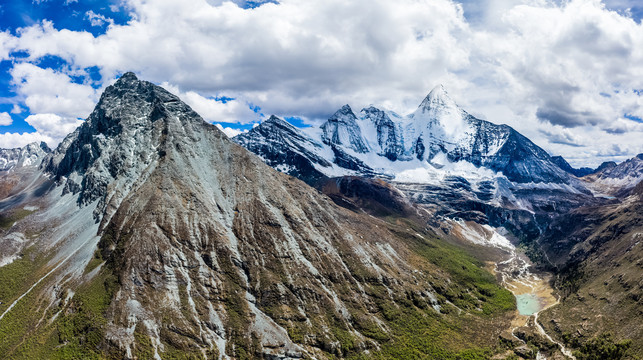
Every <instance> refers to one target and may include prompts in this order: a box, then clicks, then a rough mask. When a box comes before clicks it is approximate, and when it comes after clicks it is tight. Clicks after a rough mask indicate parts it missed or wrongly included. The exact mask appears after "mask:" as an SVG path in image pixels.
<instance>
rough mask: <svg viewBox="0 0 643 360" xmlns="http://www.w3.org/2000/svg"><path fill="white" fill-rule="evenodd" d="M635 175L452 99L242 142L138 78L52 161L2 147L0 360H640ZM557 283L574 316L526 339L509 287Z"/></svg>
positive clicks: (35, 151) (256, 132)
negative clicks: (615, 355) (541, 143)
mask: <svg viewBox="0 0 643 360" xmlns="http://www.w3.org/2000/svg"><path fill="white" fill-rule="evenodd" d="M239 144H240V145H242V146H239ZM244 147H245V148H244ZM247 150H249V151H247ZM253 153H254V154H256V155H258V156H255V155H253ZM266 164H267V165H269V166H267V165H266ZM271 167H272V168H271ZM273 168H274V169H276V170H278V171H275V170H274V169H273ZM280 172H282V173H286V174H288V175H292V176H287V175H284V174H281V173H280ZM642 177H643V155H638V156H636V157H634V158H632V159H630V160H627V161H625V162H622V163H620V164H616V163H604V164H603V165H601V167H599V168H598V169H595V170H590V169H587V168H582V169H574V168H572V167H571V166H570V165H569V164H568V163H567V162H566V161H565V160H564V159H563V158H562V157H551V156H549V155H548V154H547V152H545V151H544V150H543V149H541V148H540V147H538V146H537V145H535V144H534V143H533V142H531V141H530V140H529V139H527V138H526V137H525V136H523V135H521V134H520V133H518V132H516V131H515V130H514V129H512V128H511V127H509V126H506V125H496V124H493V123H491V122H488V121H484V120H480V119H477V118H475V117H473V116H471V115H470V114H468V113H467V112H465V111H464V110H462V109H461V108H460V107H458V106H457V105H456V104H455V102H453V100H451V99H450V98H449V96H448V95H447V93H446V91H445V90H444V88H443V87H442V86H438V87H436V88H435V89H433V90H432V91H431V92H430V93H429V95H428V96H427V97H426V98H425V99H424V100H423V101H422V103H421V104H420V106H419V107H418V108H417V109H416V110H415V111H414V112H412V113H411V114H408V115H405V116H401V115H398V114H396V113H394V112H391V111H387V110H381V109H378V108H375V107H373V106H370V107H367V108H364V109H362V110H361V111H360V112H359V113H355V112H354V111H353V110H352V109H351V107H350V106H348V105H345V106H343V107H342V108H340V109H339V110H338V111H336V112H335V113H334V114H333V115H331V116H330V117H329V119H328V120H327V121H326V122H324V123H323V124H322V125H321V126H319V127H310V128H303V129H300V128H297V127H294V126H292V125H291V124H289V123H288V122H286V121H284V120H282V119H279V118H278V117H275V116H272V117H270V118H269V119H268V120H266V121H264V122H263V123H261V124H260V125H259V126H257V127H255V128H253V129H252V130H251V131H249V132H247V133H244V134H241V135H239V136H237V137H235V138H234V139H232V140H231V139H228V138H227V136H225V134H223V133H222V132H221V131H220V130H219V129H217V128H216V127H215V126H213V125H211V124H208V123H206V122H205V121H203V119H202V118H201V117H200V116H199V115H198V114H197V113H196V112H194V111H193V110H192V109H191V108H190V107H189V106H188V105H186V104H185V103H183V102H182V101H181V100H180V99H179V98H178V97H176V96H175V95H172V94H171V93H169V92H167V91H166V90H164V89H163V88H161V87H159V86H156V85H154V84H152V83H149V82H146V81H141V80H139V79H138V78H137V77H136V76H135V75H134V74H132V73H126V74H124V75H123V76H122V77H121V78H120V79H119V80H118V81H117V82H116V83H115V84H114V85H112V86H109V87H108V88H107V89H106V90H105V92H104V93H103V94H102V96H101V98H100V101H99V103H98V104H97V105H96V107H95V109H94V111H93V112H92V113H91V114H90V116H89V117H88V119H87V120H86V121H85V122H83V124H82V125H80V126H79V127H78V128H77V129H76V130H75V131H74V132H72V133H71V134H69V135H68V136H67V137H66V138H65V139H64V140H63V141H62V142H61V143H60V144H59V145H58V147H57V148H56V149H54V150H51V149H49V148H48V147H47V146H46V145H45V144H44V143H40V144H38V143H33V144H29V145H27V146H25V147H23V148H19V149H0V283H2V286H0V338H1V339H2V341H1V342H0V354H3V356H5V357H6V358H10V359H12V358H110V359H123V358H126V359H148V358H150V359H151V358H157V359H158V358H207V359H252V358H267V359H302V358H316V359H337V358H371V357H372V358H382V359H400V358H440V359H443V358H444V359H460V358H490V357H492V356H495V358H502V357H501V356H505V357H509V358H512V356H516V355H520V356H523V357H524V358H543V357H545V356H547V357H550V358H555V357H556V356H559V357H560V356H563V355H562V353H563V350H565V349H564V348H559V344H556V343H555V342H553V341H552V339H551V338H550V339H547V337H546V336H544V335H538V334H535V335H534V334H532V333H529V329H532V330H531V331H532V332H533V331H534V330H533V329H535V328H537V327H538V326H536V323H535V322H534V321H540V322H539V323H538V325H539V326H542V328H545V329H547V333H546V334H552V335H553V336H554V337H556V339H557V341H560V342H561V344H562V342H564V343H565V345H566V346H568V347H571V348H574V349H581V350H582V351H584V352H585V353H587V351H589V352H590V353H591V351H592V350H591V348H590V350H587V351H586V350H583V349H584V348H583V346H585V345H586V344H588V343H589V344H591V341H595V339H597V338H601V339H603V338H605V336H606V335H605V332H611V333H613V334H614V335H615V336H616V340H614V341H617V343H616V344H613V343H612V342H613V341H612V340H610V342H608V343H606V345H605V348H606V349H607V350H610V349H616V350H615V351H621V350H623V351H626V350H627V349H628V346H629V345H628V343H627V342H618V341H620V340H621V339H627V338H631V339H634V340H635V341H636V340H640V338H641V336H642V335H641V331H640V326H639V325H638V323H637V322H636V320H638V318H637V316H638V315H640V314H638V313H636V311H637V309H639V308H640V301H641V294H640V286H639V287H637V285H636V284H637V283H636V281H638V279H640V264H639V262H640V261H639V260H640V253H641V250H640V246H639V242H640V241H639V240H640V236H639V235H640V233H641V229H642V225H641V219H640V218H641V216H639V214H641V211H640V207H641V204H642V202H641V195H642V194H643V190H641V189H642V186H643V185H642V184H643V183H642V182H641V180H643V179H642ZM296 178H299V179H301V180H303V182H302V181H299V180H298V179H296ZM306 183H308V184H309V185H312V186H313V187H311V186H308V185H307V184H306ZM637 184H638V185H637ZM523 252H525V253H526V254H528V255H529V256H530V257H531V260H532V261H533V264H532V263H530V262H529V260H527V259H526V257H525V256H524V255H523V254H522V253H523ZM637 261H638V262H637ZM514 262H515V263H514ZM489 264H492V266H493V268H494V270H493V271H494V273H493V274H491V273H490V272H489V269H490V265H489ZM515 264H518V265H517V266H514V265H515ZM637 266H638V267H637ZM529 268H532V269H534V268H535V269H537V270H534V272H530V271H531V270H529ZM541 271H542V273H541ZM549 273H552V274H553V275H555V276H556V277H555V279H557V280H556V284H557V288H556V289H557V290H558V291H560V295H562V297H561V298H560V299H559V300H560V304H561V305H559V306H557V307H553V308H552V309H551V310H549V311H547V312H543V314H542V315H543V316H542V317H541V318H540V320H537V318H536V317H532V318H531V319H534V320H531V319H530V320H529V322H527V324H525V326H516V325H515V324H513V323H515V322H516V320H517V318H516V311H515V309H516V300H515V299H516V298H515V297H514V295H515V293H514V294H512V293H511V292H509V291H508V290H507V289H510V288H511V286H510V285H508V283H507V282H505V280H506V277H507V276H508V277H509V278H515V279H516V280H517V281H518V282H517V283H518V284H520V283H521V282H523V283H522V285H525V284H527V283H530V284H531V281H533V280H534V279H535V280H536V281H541V282H542V283H546V282H544V281H543V280H542V279H546V277H544V276H546V274H549ZM541 276H543V277H541ZM524 281H527V283H524ZM501 285H504V287H503V286H501ZM519 286H521V285H519ZM608 292H609V293H608ZM603 293H605V294H603ZM550 295H551V294H550ZM590 297H591V299H589V298H590ZM551 298H552V303H553V302H554V301H555V298H554V296H553V295H551ZM579 309H580V310H579ZM543 319H545V320H543ZM525 321H527V320H525ZM542 321H547V323H543V322H542ZM581 321H582V324H581V323H580V322H581ZM518 322H519V321H518ZM512 324H513V325H512ZM615 324H616V325H615ZM619 325H622V328H620V329H619V328H616V326H619ZM575 329H582V331H577V332H575V333H570V331H573V330H575ZM631 349H632V351H634V352H633V353H632V354H634V355H637V354H639V353H640V352H641V351H643V350H642V348H641V346H640V345H639V344H635V345H634V346H631ZM610 351H612V350H610ZM579 357H580V356H579Z"/></svg>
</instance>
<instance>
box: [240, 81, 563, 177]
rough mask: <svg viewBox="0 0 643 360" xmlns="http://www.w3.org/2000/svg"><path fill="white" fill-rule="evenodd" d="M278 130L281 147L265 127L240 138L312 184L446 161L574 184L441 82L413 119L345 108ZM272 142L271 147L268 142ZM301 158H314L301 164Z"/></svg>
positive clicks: (396, 172)
mask: <svg viewBox="0 0 643 360" xmlns="http://www.w3.org/2000/svg"><path fill="white" fill-rule="evenodd" d="M271 121H273V120H268V121H267V122H271ZM280 121H281V120H280ZM271 129H272V130H274V131H275V132H279V133H281V134H282V135H279V137H282V138H284V139H288V140H287V141H285V142H284V141H281V142H280V144H277V142H275V141H273V140H271V139H276V138H277V137H278V136H276V135H274V134H270V133H269V132H268V131H267V130H268V129H267V128H266V129H263V130H262V131H251V132H250V133H248V134H245V135H243V136H239V137H237V138H236V141H237V142H239V143H240V144H241V145H243V146H245V147H246V148H247V149H249V150H251V151H253V152H256V153H258V154H259V155H260V156H261V157H262V158H263V159H264V160H265V161H266V162H267V163H268V164H270V165H271V166H273V167H276V168H277V169H282V168H283V169H287V171H285V172H287V173H289V174H291V175H295V176H298V177H300V178H303V179H307V180H313V182H314V181H317V179H319V178H320V177H323V176H330V177H332V176H340V175H364V176H372V175H381V176H384V177H386V178H389V179H390V178H393V179H398V180H399V181H402V178H401V177H400V176H401V174H402V173H403V172H406V173H408V171H411V170H412V171H415V173H418V174H425V175H426V172H427V171H429V172H434V171H437V170H435V169H436V168H443V167H444V166H446V168H445V170H441V171H442V172H444V171H446V169H448V168H461V166H460V165H462V164H465V163H467V164H466V166H465V167H466V168H467V169H475V168H484V169H480V171H481V173H484V172H489V170H491V172H489V173H491V174H497V173H501V174H503V175H504V176H506V177H507V178H508V179H509V180H510V181H515V182H518V183H540V182H543V183H557V184H570V182H571V181H572V180H573V179H572V177H571V176H570V175H569V174H567V173H566V172H564V171H563V170H561V169H560V168H559V167H558V166H557V165H556V164H554V163H553V162H552V160H551V158H550V156H549V155H548V154H547V152H545V151H544V150H542V149H541V148H539V147H538V146H537V145H535V144H534V143H532V142H531V141H529V139H527V138H526V137H524V136H522V135H520V134H519V133H518V132H516V131H515V130H513V129H512V128H510V127H509V126H506V125H496V124H493V123H490V122H488V121H484V120H479V119H476V118H475V117H473V116H471V115H469V114H468V113H467V112H466V111H464V110H463V109H462V108H460V107H459V106H458V105H457V104H456V103H455V101H454V100H453V99H451V98H450V97H449V95H448V94H447V91H446V90H445V88H444V86H442V85H438V86H436V87H435V88H434V89H433V90H432V91H431V92H430V93H429V94H428V95H427V97H426V98H425V99H424V101H422V103H421V104H420V106H419V107H418V108H417V109H416V110H415V111H414V112H412V113H411V114H409V115H406V116H400V115H397V114H396V113H394V112H392V111H386V110H381V109H378V108H376V107H374V106H369V107H367V108H364V109H362V111H361V112H360V113H359V115H356V114H355V113H354V112H353V110H352V109H351V107H350V106H349V105H344V106H343V107H342V108H341V109H339V110H338V111H336V112H335V113H334V114H333V115H332V116H331V117H330V118H329V119H328V120H327V121H326V122H325V123H324V124H323V125H322V126H321V127H320V128H314V127H311V128H306V129H297V130H298V131H297V132H299V134H297V135H295V131H293V130H292V129H288V128H286V127H272V128H271ZM302 135H303V136H304V137H303V138H302V137H301V136H302ZM267 143H271V144H272V145H271V146H265V144H267ZM281 143H283V144H281ZM302 156H303V157H304V158H308V159H309V161H302V158H301V157H302ZM295 159H297V160H296V161H295ZM323 159H325V161H323ZM303 164H307V165H306V166H303ZM328 164H332V166H328ZM457 164H460V165H457ZM286 165H287V166H286ZM451 165H453V166H451ZM426 169H429V170H426ZM416 170H417V171H416ZM467 171H468V173H470V171H469V170H467ZM438 172H439V171H438ZM474 172H476V171H474ZM301 174H306V175H304V176H302V175H301ZM459 176H464V175H462V174H461V175H459ZM472 176H473V175H472ZM420 177H421V178H418V176H414V177H413V179H414V181H418V182H425V181H428V180H426V179H425V177H430V176H429V175H426V176H424V175H422V176H420ZM404 179H405V180H404V181H407V180H408V177H405V178H404Z"/></svg>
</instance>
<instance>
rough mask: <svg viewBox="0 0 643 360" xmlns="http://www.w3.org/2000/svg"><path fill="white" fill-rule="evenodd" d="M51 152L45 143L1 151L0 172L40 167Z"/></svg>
mask: <svg viewBox="0 0 643 360" xmlns="http://www.w3.org/2000/svg"><path fill="white" fill-rule="evenodd" d="M49 152H51V149H49V147H48V146H47V144H45V143H44V142H41V143H31V144H28V145H25V146H24V147H21V148H15V149H0V171H8V170H11V169H13V168H20V167H24V166H38V165H40V162H41V161H42V158H43V157H44V156H45V155H46V154H48V153H49Z"/></svg>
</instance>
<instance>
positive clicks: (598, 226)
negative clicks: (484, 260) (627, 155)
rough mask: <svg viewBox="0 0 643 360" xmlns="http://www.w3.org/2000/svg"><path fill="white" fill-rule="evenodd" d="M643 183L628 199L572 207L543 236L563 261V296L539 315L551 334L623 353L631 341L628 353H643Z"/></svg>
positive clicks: (591, 349)
mask: <svg viewBox="0 0 643 360" xmlns="http://www.w3.org/2000/svg"><path fill="white" fill-rule="evenodd" d="M641 189H643V183H640V184H639V185H638V186H637V187H636V188H635V189H634V190H633V191H631V193H630V196H628V197H626V198H624V199H623V200H622V201H614V202H612V203H611V204H609V205H604V206H597V207H585V208H580V209H577V210H574V211H572V212H571V213H570V215H569V216H567V217H562V218H560V219H559V220H557V221H556V222H554V223H553V224H552V225H551V226H550V227H549V229H547V232H546V233H545V236H544V237H543V239H542V240H541V243H542V244H543V246H544V248H545V249H546V250H547V252H548V254H549V256H550V258H551V259H552V260H553V261H555V262H556V263H557V264H558V265H559V266H560V272H559V279H558V281H557V282H556V285H557V287H558V288H559V289H561V291H562V295H563V296H562V298H561V304H560V305H558V306H556V307H553V308H551V309H549V310H546V311H545V312H544V313H542V314H541V316H540V318H539V320H540V321H541V323H542V324H543V326H544V327H545V328H547V329H548V330H549V332H550V334H557V336H558V338H559V339H561V340H564V341H565V342H566V343H567V344H569V345H571V346H573V347H575V348H578V349H580V350H581V352H582V353H585V354H591V353H595V354H602V355H600V357H599V358H619V357H618V356H617V355H619V351H621V350H623V349H626V348H628V346H629V350H628V351H627V352H626V356H625V358H631V359H640V358H641V357H643V326H641V318H642V316H643V198H642V197H643V191H641ZM561 244H562V245H563V246H560V245H561ZM557 245H558V246H559V247H557ZM556 254H559V256H556ZM561 255H562V256H561ZM608 334H609V335H611V338H610V337H607V335H608ZM628 339H629V341H631V342H629V345H626V343H628V342H627V340H628ZM624 341H625V342H624ZM619 343H620V344H621V346H620V347H619V346H615V345H614V344H619ZM601 349H602V350H601ZM609 349H611V350H610V351H612V352H611V353H610V352H609V351H608V350H609ZM600 351H604V353H600ZM610 356H614V357H610ZM580 358H583V357H582V354H581V356H580Z"/></svg>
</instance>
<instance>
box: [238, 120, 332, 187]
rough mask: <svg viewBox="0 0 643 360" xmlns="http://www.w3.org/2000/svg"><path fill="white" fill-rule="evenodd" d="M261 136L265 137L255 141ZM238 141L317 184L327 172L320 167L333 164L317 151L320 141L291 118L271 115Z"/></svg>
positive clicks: (320, 146)
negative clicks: (315, 140)
mask: <svg viewBox="0 0 643 360" xmlns="http://www.w3.org/2000/svg"><path fill="white" fill-rule="evenodd" d="M254 139H262V140H263V141H253V140H254ZM235 141H236V142H237V143H239V144H241V145H242V146H243V147H245V148H246V149H248V150H250V151H252V152H253V153H255V154H257V155H259V156H260V157H261V158H262V159H263V160H264V161H265V162H266V164H268V165H270V166H272V167H274V168H277V169H279V170H280V171H281V172H283V173H286V174H288V175H291V176H294V177H297V178H299V179H302V180H303V181H305V182H307V183H309V184H314V183H317V182H318V181H320V180H321V179H324V178H326V176H325V175H324V174H323V173H322V172H321V171H319V170H317V167H321V168H330V167H332V166H333V165H332V164H331V163H330V162H329V161H328V160H326V159H324V158H323V157H321V156H319V155H318V154H317V153H316V150H317V149H321V148H322V145H321V144H318V143H316V142H314V141H312V139H310V138H308V137H307V136H306V135H305V134H303V133H302V132H301V131H299V130H298V129H297V128H295V127H294V126H292V125H290V124H289V123H288V122H286V121H283V120H281V119H279V118H278V117H276V116H271V117H270V118H269V119H268V120H266V121H264V122H262V123H261V124H259V126H256V127H254V128H253V129H252V130H250V131H249V132H248V133H245V134H241V135H239V136H237V137H236V138H235Z"/></svg>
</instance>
